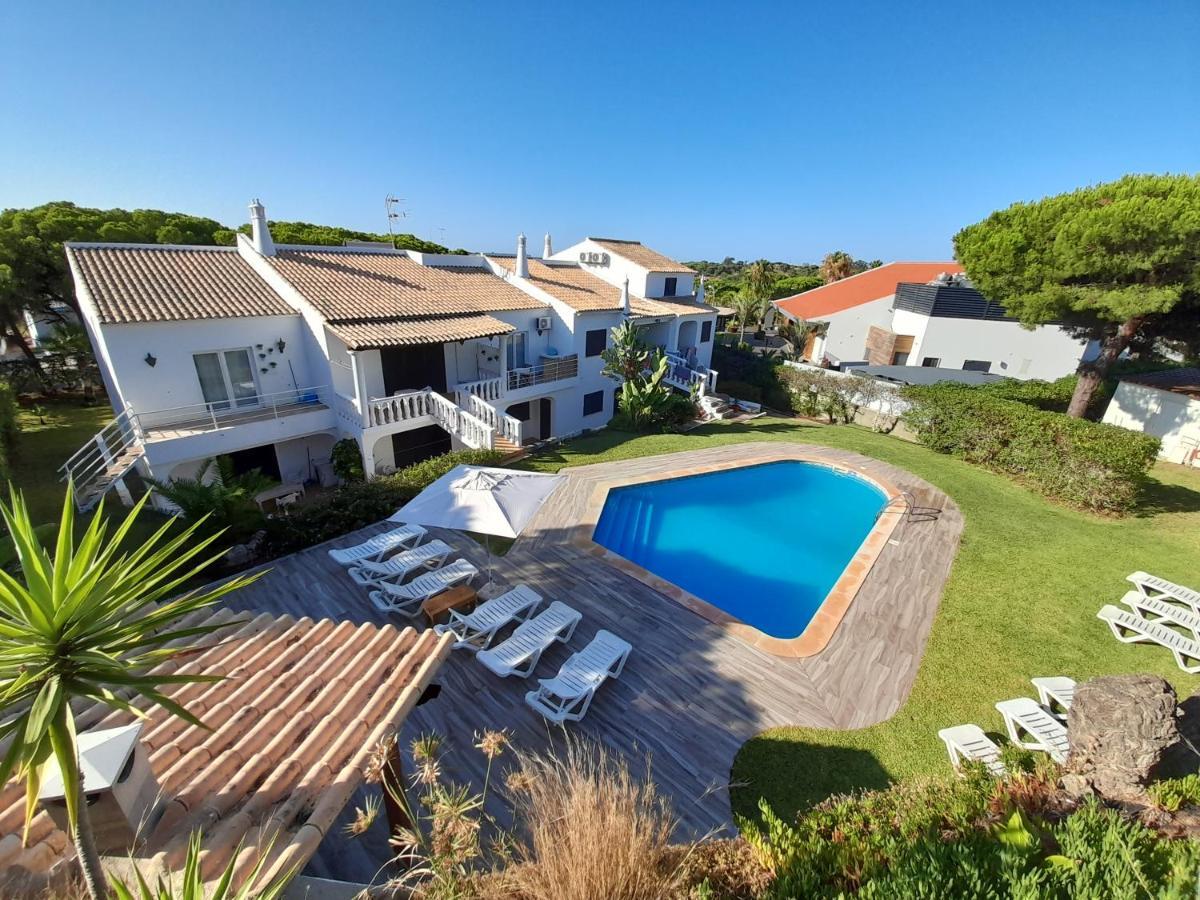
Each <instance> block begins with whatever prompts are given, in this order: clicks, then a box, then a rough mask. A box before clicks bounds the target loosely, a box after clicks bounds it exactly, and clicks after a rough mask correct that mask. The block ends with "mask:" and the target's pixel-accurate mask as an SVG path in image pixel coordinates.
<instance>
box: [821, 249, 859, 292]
mask: <svg viewBox="0 0 1200 900" xmlns="http://www.w3.org/2000/svg"><path fill="white" fill-rule="evenodd" d="M853 274H854V258H853V257H852V256H851V255H850V254H849V253H847V252H846V251H845V250H834V251H833V252H832V253H826V254H825V258H824V259H823V260H821V277H822V278H824V279H825V283H826V284H830V283H832V282H834V281H841V280H842V279H843V278H849V277H850V276H851V275H853Z"/></svg>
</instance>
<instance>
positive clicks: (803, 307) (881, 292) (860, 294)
mask: <svg viewBox="0 0 1200 900" xmlns="http://www.w3.org/2000/svg"><path fill="white" fill-rule="evenodd" d="M962 271H963V267H962V266H960V265H959V264H958V263H956V262H892V263H887V264H885V265H882V266H879V267H877V268H874V269H867V271H865V272H859V273H858V274H857V275H851V276H850V277H849V278H843V279H842V280H841V281H834V282H832V283H830V284H826V285H823V286H821V287H819V288H813V289H812V290H811V291H805V292H804V293H802V294H796V295H795V296H792V297H784V298H783V299H782V300H776V301H775V305H776V306H777V307H779V309H781V310H782V311H783V312H785V313H787V314H788V315H789V316H791V317H792V318H795V319H819V318H821V316H829V315H832V314H833V313H837V312H841V311H842V310H846V309H850V308H852V307H855V306H861V305H862V304H864V303H870V302H871V301H873V300H879V299H881V298H883V297H889V296H891V295H892V294H894V293H896V285H898V284H900V283H901V282H913V283H916V284H924V283H925V282H928V281H932V280H933V279H934V278H936V277H937V276H938V275H940V274H941V273H942V272H947V273H949V274H951V275H953V274H955V273H958V272H962Z"/></svg>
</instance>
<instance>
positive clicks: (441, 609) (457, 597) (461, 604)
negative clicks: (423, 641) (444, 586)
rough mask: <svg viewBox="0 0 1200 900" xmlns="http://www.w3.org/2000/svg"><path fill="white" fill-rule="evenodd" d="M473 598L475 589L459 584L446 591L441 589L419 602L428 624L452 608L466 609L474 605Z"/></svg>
mask: <svg viewBox="0 0 1200 900" xmlns="http://www.w3.org/2000/svg"><path fill="white" fill-rule="evenodd" d="M475 600H476V596H475V589H474V588H473V587H469V586H468V585H465V584H460V585H459V586H458V587H452V588H450V590H448V591H442V592H441V593H440V594H436V595H434V596H432V597H430V598H429V599H428V600H426V601H425V602H424V603H422V604H421V612H423V613H425V618H426V619H428V620H429V624H430V625H433V624H434V623H435V622H437V620H438V616H440V615H441V614H442V613H445V612H449V611H450V610H452V609H466V608H467V607H470V606H474V605H475Z"/></svg>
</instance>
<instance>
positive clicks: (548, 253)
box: [542, 231, 554, 259]
mask: <svg viewBox="0 0 1200 900" xmlns="http://www.w3.org/2000/svg"><path fill="white" fill-rule="evenodd" d="M553 255H554V245H553V244H551V243H550V232H548V231H547V232H546V240H545V242H544V243H543V244H542V259H549V258H550V257H552V256H553Z"/></svg>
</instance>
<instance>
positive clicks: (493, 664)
mask: <svg viewBox="0 0 1200 900" xmlns="http://www.w3.org/2000/svg"><path fill="white" fill-rule="evenodd" d="M582 618H583V616H582V614H580V613H579V612H577V611H576V610H573V609H571V607H569V606H567V604H565V603H560V602H559V601H557V600H555V601H554V602H553V603H551V604H550V605H549V606H548V607H546V609H544V610H542V611H541V612H540V613H538V614H537V615H536V616H534V617H533V618H532V619H530V620H529V621H527V622H523V623H522V624H520V625H518V626H517V630H516V631H514V632H513V633H512V634H511V635H509V637H508V638H507V639H506V640H503V641H501V642H500V643H499V644H497V645H496V646H495V647H492V648H491V649H490V650H480V651H479V654H478V655H477V656H476V657H475V658H476V659H477V660H479V661H480V662H481V663H483V664H484V665H485V666H487V667H488V668H489V669H491V670H492V672H494V673H495V674H497V675H499V676H500V677H501V678H507V677H508V676H509V675H517V676H519V677H521V678H528V677H529V676H530V675H532V674H533V670H534V668H535V667H536V666H537V664H538V660H539V659H541V658H542V653H544V652H545V650H546V648H547V647H549V646H550V645H551V644H553V643H554V642H555V641H561V642H562V643H564V644H565V643H566V642H567V641H569V640H570V639H571V635H573V634H574V633H575V626H576V625H578V624H579V620H580V619H582Z"/></svg>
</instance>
